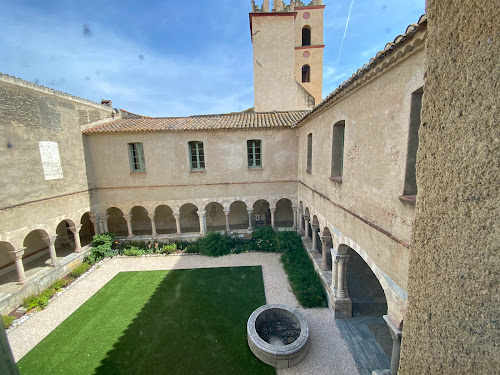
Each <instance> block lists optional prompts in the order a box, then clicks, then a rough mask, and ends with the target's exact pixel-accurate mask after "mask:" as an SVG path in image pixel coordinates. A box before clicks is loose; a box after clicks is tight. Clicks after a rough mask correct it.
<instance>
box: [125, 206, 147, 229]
mask: <svg viewBox="0 0 500 375" xmlns="http://www.w3.org/2000/svg"><path fill="white" fill-rule="evenodd" d="M130 216H131V225H132V232H133V233H134V235H136V236H144V235H151V234H152V228H151V219H150V218H149V215H148V210H146V208H144V207H143V206H134V207H132V209H131V210H130Z"/></svg>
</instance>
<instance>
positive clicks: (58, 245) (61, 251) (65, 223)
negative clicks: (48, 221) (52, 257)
mask: <svg viewBox="0 0 500 375" xmlns="http://www.w3.org/2000/svg"><path fill="white" fill-rule="evenodd" d="M74 226H75V223H74V222H73V221H71V220H69V219H65V220H62V221H61V222H60V223H59V224H58V225H57V228H56V234H57V237H56V242H55V244H54V246H55V249H56V254H57V256H58V257H61V258H64V257H66V256H68V255H69V254H71V253H73V252H74V251H75V237H74V236H73V232H72V231H71V230H70V229H69V227H74Z"/></svg>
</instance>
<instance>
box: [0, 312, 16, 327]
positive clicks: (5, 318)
mask: <svg viewBox="0 0 500 375" xmlns="http://www.w3.org/2000/svg"><path fill="white" fill-rule="evenodd" d="M14 319H16V317H15V316H10V315H2V323H3V328H5V329H7V328H9V327H10V325H11V324H12V322H13V321H14Z"/></svg>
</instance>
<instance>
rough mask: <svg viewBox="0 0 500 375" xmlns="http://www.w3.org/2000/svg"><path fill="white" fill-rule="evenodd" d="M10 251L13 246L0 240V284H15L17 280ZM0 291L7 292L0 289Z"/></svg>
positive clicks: (12, 249)
mask: <svg viewBox="0 0 500 375" xmlns="http://www.w3.org/2000/svg"><path fill="white" fill-rule="evenodd" d="M11 251H14V246H12V245H11V244H10V243H9V242H3V241H0V285H1V286H4V285H7V284H11V283H12V285H15V283H16V282H17V281H18V279H17V273H16V265H15V263H14V258H12V256H11V253H10V252H11ZM0 292H3V293H5V292H8V291H4V290H3V289H0Z"/></svg>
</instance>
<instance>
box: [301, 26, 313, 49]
mask: <svg viewBox="0 0 500 375" xmlns="http://www.w3.org/2000/svg"><path fill="white" fill-rule="evenodd" d="M302 45H303V46H310V45H311V28H310V27H309V26H304V27H303V28H302Z"/></svg>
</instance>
